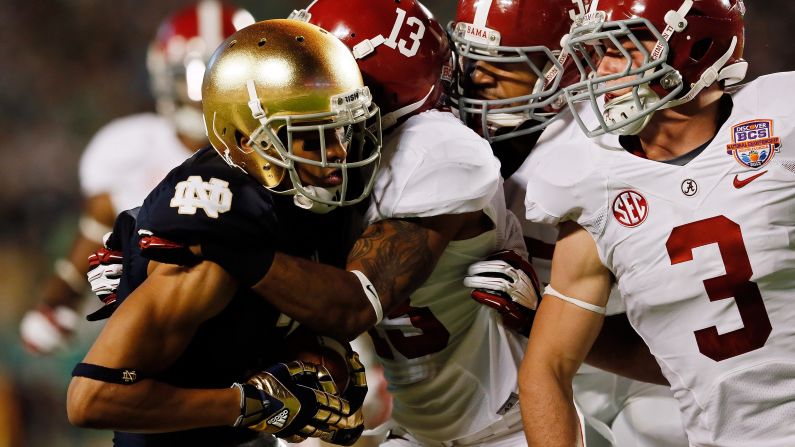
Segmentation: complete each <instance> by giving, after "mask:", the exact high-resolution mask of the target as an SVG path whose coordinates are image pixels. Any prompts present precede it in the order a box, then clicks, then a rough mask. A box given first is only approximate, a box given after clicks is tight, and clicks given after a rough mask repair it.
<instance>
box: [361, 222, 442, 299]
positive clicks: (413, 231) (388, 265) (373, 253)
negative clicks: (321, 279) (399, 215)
mask: <svg viewBox="0 0 795 447" xmlns="http://www.w3.org/2000/svg"><path fill="white" fill-rule="evenodd" d="M351 263H360V264H361V265H362V266H363V267H364V268H365V269H366V270H367V272H369V274H368V277H369V279H370V281H372V282H373V285H374V286H375V288H376V289H377V290H378V291H379V293H384V292H387V293H389V294H390V295H391V296H392V297H396V298H397V297H401V296H403V295H408V294H410V293H411V292H412V291H414V290H415V289H416V288H417V287H419V286H420V285H421V284H422V283H423V282H424V281H425V280H426V279H427V278H428V276H429V275H430V274H431V271H432V269H433V266H434V260H433V253H432V251H431V247H430V246H429V242H428V230H427V229H425V228H423V227H422V226H420V225H417V224H415V223H413V222H409V221H405V220H385V221H381V222H378V223H375V224H373V225H370V226H369V227H368V228H367V229H366V230H365V232H364V234H362V236H361V237H360V238H359V240H358V241H356V244H355V245H354V247H353V249H352V250H351V252H350V254H349V255H348V264H349V265H350V264H351Z"/></svg>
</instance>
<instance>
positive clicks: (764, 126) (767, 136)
mask: <svg viewBox="0 0 795 447" xmlns="http://www.w3.org/2000/svg"><path fill="white" fill-rule="evenodd" d="M780 150H781V138H779V137H775V136H773V120H761V119H759V120H751V121H746V122H744V123H740V124H737V125H734V126H732V142H731V144H728V145H726V153H727V154H729V155H734V159H735V160H737V162H738V163H740V164H741V165H743V166H745V167H748V168H753V169H757V168H761V167H762V166H764V165H766V164H767V162H769V161H770V160H771V159H773V155H774V154H775V153H776V152H779V151H780Z"/></svg>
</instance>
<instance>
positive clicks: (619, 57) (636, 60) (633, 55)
mask: <svg viewBox="0 0 795 447" xmlns="http://www.w3.org/2000/svg"><path fill="white" fill-rule="evenodd" d="M640 43H641V44H643V47H644V48H645V49H646V51H647V52H648V53H647V54H650V53H651V51H652V49H654V45H655V44H656V40H654V39H651V38H649V39H641V40H640ZM627 55H629V62H631V64H632V67H633V68H637V67H640V66H641V65H642V64H643V63H644V59H645V55H644V54H643V52H642V51H641V50H640V49H639V48H638V47H637V46H636V45H635V44H634V43H632V42H631V41H630V40H629V39H624V40H623V41H622V46H621V48H618V47H616V46H615V45H613V44H612V43H611V44H608V46H607V47H606V48H605V55H604V57H602V59H601V60H600V61H599V65H598V66H597V75H598V76H608V75H613V74H616V73H621V72H623V71H625V70H626V69H627V64H628V58H627ZM633 78H635V76H626V77H623V78H620V79H616V80H613V81H609V82H607V86H608V87H609V86H611V85H616V84H620V83H623V82H628V81H631V80H633ZM631 90H632V87H627V88H624V89H620V90H616V91H613V92H609V93H606V94H605V100H606V101H610V100H611V99H613V98H617V97H619V96H622V95H625V94H627V93H629V92H630V91H631Z"/></svg>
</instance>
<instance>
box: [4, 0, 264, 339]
mask: <svg viewBox="0 0 795 447" xmlns="http://www.w3.org/2000/svg"><path fill="white" fill-rule="evenodd" d="M253 22H254V19H253V18H252V17H251V15H250V14H249V13H248V12H246V11H244V10H241V9H236V8H232V7H230V6H225V5H222V4H221V3H220V2H218V1H215V0H206V1H201V2H198V3H197V4H195V5H191V6H188V7H186V8H184V9H181V10H179V11H177V12H175V13H174V14H172V15H170V16H169V17H168V18H166V19H165V20H164V21H163V22H162V24H161V25H160V27H159V30H158V32H157V36H156V37H155V38H154V40H153V41H152V43H151V45H150V47H149V53H148V58H147V67H148V69H149V74H150V78H151V79H150V80H151V82H150V84H151V88H152V93H153V94H154V96H155V99H156V100H157V111H158V113H157V114H154V113H141V114H137V115H132V116H128V117H124V118H120V119H117V120H115V121H113V122H111V123H110V124H108V125H107V126H105V127H104V128H102V129H101V130H100V131H99V132H98V133H97V134H96V136H94V138H93V139H92V140H91V142H90V143H89V145H88V147H87V148H86V151H85V153H84V154H83V156H82V159H81V161H80V183H81V187H82V192H83V196H84V197H85V200H84V203H83V211H82V213H83V214H82V216H81V218H80V224H79V234H78V235H77V236H76V237H75V240H74V242H73V243H72V248H71V250H70V252H69V253H68V254H67V255H66V256H65V257H64V258H61V259H59V260H58V261H56V263H55V268H54V276H53V277H52V278H50V280H48V281H47V283H46V285H45V286H44V288H43V289H42V292H41V297H40V299H39V302H38V304H37V307H36V309H34V310H31V311H29V312H28V313H27V314H26V315H25V316H24V317H23V319H22V322H21V325H20V333H21V336H22V340H23V342H24V343H25V345H26V347H27V348H28V349H29V350H30V351H32V352H35V353H41V354H47V353H50V352H53V351H54V350H56V349H58V348H61V347H64V346H65V345H66V342H67V341H68V339H69V336H70V335H71V334H72V332H73V330H74V329H75V326H76V324H77V323H78V320H79V317H78V316H77V313H76V312H75V309H77V308H78V307H79V306H80V303H81V298H82V296H83V293H84V292H85V288H86V287H85V286H86V282H85V275H86V272H87V270H88V269H87V264H86V258H87V257H88V256H89V254H91V253H92V252H94V251H96V250H97V249H99V248H100V247H101V246H102V236H103V235H104V234H105V233H107V232H108V231H110V227H111V226H112V225H113V220H114V219H115V217H116V215H117V214H118V213H119V212H121V211H122V210H126V209H128V208H132V207H135V206H138V205H140V204H141V203H142V202H143V199H144V198H145V197H146V194H147V193H148V192H149V191H150V190H151V189H152V188H153V187H154V186H155V185H156V184H157V183H158V182H159V181H160V180H161V179H162V178H163V177H165V175H166V174H167V173H168V171H170V170H171V169H172V168H173V167H175V166H177V165H179V164H180V163H182V161H184V160H185V158H187V157H188V156H189V155H190V154H191V153H193V152H194V151H195V150H197V149H199V148H201V147H202V146H204V145H206V144H207V137H206V135H205V133H204V125H203V124H202V118H201V102H200V101H201V81H202V76H203V74H204V67H205V65H206V64H207V62H208V60H209V59H210V55H211V54H212V51H213V50H214V49H215V48H216V47H217V46H218V44H220V43H221V42H222V41H223V40H224V39H225V38H226V37H227V36H229V35H230V34H232V33H233V32H234V31H235V29H237V28H240V27H242V26H245V25H248V24H251V23H253Z"/></svg>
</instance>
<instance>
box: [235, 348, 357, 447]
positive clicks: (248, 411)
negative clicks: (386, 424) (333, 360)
mask: <svg viewBox="0 0 795 447" xmlns="http://www.w3.org/2000/svg"><path fill="white" fill-rule="evenodd" d="M233 386H235V387H238V388H239V389H240V390H241V407H240V417H239V418H238V420H237V422H236V423H235V426H245V427H248V428H250V429H252V430H257V431H262V432H265V433H270V434H273V435H276V436H278V437H280V438H284V439H286V440H288V441H290V442H300V441H302V440H304V439H306V438H308V437H316V438H320V439H323V440H324V441H328V442H332V443H337V444H344V445H348V444H350V443H353V442H354V441H356V440H357V439H358V438H359V435H360V434H361V432H362V430H363V429H364V424H363V420H362V414H361V410H360V409H359V410H356V411H352V410H351V406H350V404H349V402H348V401H347V400H346V399H343V398H340V397H339V396H338V395H337V394H338V393H337V388H336V386H335V385H334V381H333V380H332V379H331V376H330V375H329V373H328V371H327V370H326V369H325V368H324V367H323V366H320V365H315V364H311V363H304V362H300V361H294V362H290V363H286V364H285V363H279V364H277V365H274V366H272V367H270V368H268V369H267V370H265V371H262V372H260V373H258V374H255V375H254V376H252V377H251V378H249V380H248V381H246V383H244V384H235V385H233Z"/></svg>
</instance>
